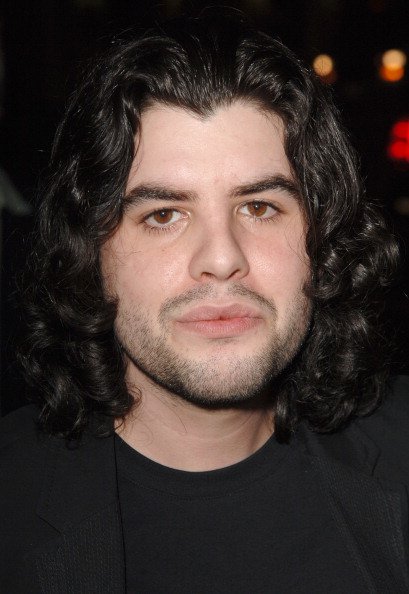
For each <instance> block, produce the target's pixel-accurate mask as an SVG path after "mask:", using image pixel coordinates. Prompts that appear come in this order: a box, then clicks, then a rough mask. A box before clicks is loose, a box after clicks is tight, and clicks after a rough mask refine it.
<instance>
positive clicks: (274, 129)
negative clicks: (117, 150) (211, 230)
mask: <svg viewBox="0 0 409 594" xmlns="http://www.w3.org/2000/svg"><path fill="white" fill-rule="evenodd" d="M275 174H280V175H283V176H285V177H288V178H292V177H293V176H292V171H291V167H290V164H289V162H288V159H287V157H286V154H285V150H284V126H283V122H282V120H281V118H280V117H279V116H277V115H276V114H274V113H266V112H265V111H263V110H261V109H260V108H259V107H258V106H256V105H255V104H252V103H247V102H236V103H233V104H232V105H230V106H228V107H220V108H218V109H216V110H215V111H214V112H213V113H212V114H211V115H208V116H206V117H201V116H198V115H196V114H194V113H192V112H191V111H188V110H185V109H181V108H178V107H172V106H166V105H162V104H154V105H153V106H151V107H150V108H148V109H147V110H146V111H145V112H144V113H143V114H142V117H141V121H140V129H139V133H138V136H137V138H136V155H135V159H134V161H133V164H132V167H131V170H130V174H129V178H128V183H127V191H129V190H131V189H132V188H133V187H134V186H135V185H136V184H139V183H152V182H154V183H157V184H161V185H163V184H166V185H172V186H175V187H180V186H183V187H188V186H196V187H197V186H202V185H203V186H206V185H213V186H215V185H217V186H220V187H222V186H224V185H229V184H234V185H237V184H239V183H246V182H248V181H249V180H251V178H258V177H263V176H268V175H275Z"/></svg>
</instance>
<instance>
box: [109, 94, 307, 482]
mask: <svg viewBox="0 0 409 594" xmlns="http://www.w3.org/2000/svg"><path fill="white" fill-rule="evenodd" d="M126 192H127V196H128V199H127V200H128V207H127V209H126V212H125V215H124V217H123V220H122V221H121V223H120V225H119V227H118V229H117V230H116V232H115V234H114V235H113V236H112V237H111V239H110V240H109V241H108V242H107V243H106V244H105V246H104V247H103V249H102V253H101V268H102V273H103V277H104V282H105V288H106V292H107V294H108V295H109V296H110V297H113V298H115V299H117V301H118V315H117V320H116V334H117V337H118V339H119V341H120V343H121V344H122V346H123V349H124V353H125V355H124V356H125V357H126V360H127V371H126V380H127V384H128V387H129V389H130V391H131V392H132V393H133V394H134V395H135V401H136V402H137V405H136V406H135V407H134V408H133V410H132V412H131V413H130V414H129V415H128V417H127V418H126V420H125V422H124V423H123V424H118V427H117V431H118V433H119V434H120V435H121V437H122V438H123V439H125V441H127V442H128V443H129V444H130V445H131V446H132V447H134V448H135V449H137V450H138V451H139V452H141V453H142V454H144V455H145V456H147V457H149V458H151V459H152V460H154V461H156V462H159V463H161V464H164V465H166V466H169V467H172V468H179V469H182V470H189V471H202V470H211V469H215V468H221V467H224V466H227V465H230V464H234V463H236V462H238V461H240V460H242V459H244V458H246V457H248V456H249V455H251V454H252V453H254V452H255V451H256V450H257V449H258V448H259V447H261V445H263V443H265V441H266V440H267V439H268V438H269V437H270V436H271V434H272V432H273V430H274V424H273V419H272V414H271V411H270V410H269V408H268V406H265V404H264V403H263V405H261V404H260V405H259V404H258V403H259V402H260V400H259V399H260V395H263V394H265V393H266V386H267V384H268V382H269V381H270V380H271V378H272V377H274V376H275V375H276V374H277V373H278V372H279V371H281V369H283V368H284V367H285V366H286V365H287V364H288V363H289V362H290V361H291V360H292V358H293V357H294V355H295V354H296V352H297V351H298V349H299V348H300V345H301V342H302V340H303V338H304V337H305V334H306V332H307V329H308V325H309V320H310V309H311V308H310V303H309V301H308V299H307V297H306V296H305V294H304V287H305V286H306V284H308V280H309V273H310V269H309V262H308V259H307V256H306V253H305V221H304V217H303V212H302V208H301V206H300V200H299V196H298V195H297V190H296V184H295V182H294V179H293V175H292V171H291V167H290V164H289V162H288V159H287V157H286V155H285V151H284V146H283V124H282V121H281V120H280V118H279V117H278V116H276V115H274V114H266V113H265V112H262V111H261V110H260V109H259V108H258V107H256V106H254V105H252V104H250V103H242V102H237V103H233V104H232V105H231V106H229V107H223V108H219V109H217V110H216V111H215V112H214V113H213V114H212V115H210V116H207V117H206V118H200V117H198V116H196V115H194V114H192V113H190V112H188V111H186V110H182V109H179V108H173V107H169V106H164V105H160V104H156V105H154V106H152V107H150V108H149V109H148V110H147V111H146V112H145V113H144V114H143V115H142V118H141V129H140V132H139V136H138V139H137V151H136V156H135V159H134V162H133V165H132V168H131V171H130V174H129V179H128V183H127V189H126ZM225 314H226V315H225ZM243 403H244V405H243Z"/></svg>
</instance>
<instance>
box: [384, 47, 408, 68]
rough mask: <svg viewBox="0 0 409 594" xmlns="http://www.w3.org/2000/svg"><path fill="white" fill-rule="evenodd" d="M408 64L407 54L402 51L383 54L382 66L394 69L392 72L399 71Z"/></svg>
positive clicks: (394, 50)
mask: <svg viewBox="0 0 409 594" xmlns="http://www.w3.org/2000/svg"><path fill="white" fill-rule="evenodd" d="M405 64H406V54H405V53H404V52H402V51H401V50H397V49H391V50H388V51H387V52H384V53H383V54H382V65H383V66H385V68H392V70H399V68H403V67H404V66H405Z"/></svg>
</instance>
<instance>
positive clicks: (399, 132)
mask: <svg viewBox="0 0 409 594" xmlns="http://www.w3.org/2000/svg"><path fill="white" fill-rule="evenodd" d="M387 152H388V157H389V158H390V159H391V160H392V161H397V162H401V163H402V162H405V163H409V118H406V119H402V120H398V121H397V122H395V123H394V124H393V126H392V129H391V132H390V140H389V144H388V149H387Z"/></svg>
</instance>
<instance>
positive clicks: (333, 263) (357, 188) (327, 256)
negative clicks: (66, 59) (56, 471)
mask: <svg viewBox="0 0 409 594" xmlns="http://www.w3.org/2000/svg"><path fill="white" fill-rule="evenodd" d="M236 100H244V101H250V102H253V103H255V104H256V105H258V106H260V108H261V109H263V110H268V111H270V112H274V113H276V114H278V115H279V116H280V117H281V118H282V120H283V121H284V124H285V130H286V136H285V149H286V154H287V157H288V159H289V161H290V163H291V165H292V168H293V171H294V174H295V177H296V179H297V180H298V183H299V186H300V188H301V192H302V198H303V208H304V211H305V217H306V221H307V224H308V232H307V252H308V255H309V257H310V260H311V268H312V279H313V281H312V286H311V288H310V293H311V295H310V296H311V299H312V303H313V322H312V327H311V330H310V333H309V336H308V339H307V341H306V343H305V344H304V346H303V349H302V352H301V353H300V354H299V355H298V357H297V358H296V361H295V362H294V364H293V365H291V366H290V368H289V369H288V370H287V372H286V373H284V374H283V376H282V377H281V378H280V383H279V385H278V386H276V391H275V400H274V415H275V434H276V437H277V439H278V440H279V441H286V440H288V439H289V438H290V435H291V433H292V431H294V429H295V427H296V425H297V422H298V421H299V420H300V419H306V420H307V421H308V423H309V424H310V426H311V428H312V429H313V430H315V431H320V432H330V431H334V430H336V429H337V428H338V427H340V426H341V425H343V424H345V423H346V422H347V421H348V420H349V419H350V418H351V417H352V416H353V415H364V414H367V413H368V412H370V411H371V410H373V409H374V408H375V407H376V406H377V404H378V403H379V401H380V399H381V397H382V393H383V390H384V385H385V378H386V374H387V372H388V366H387V356H386V353H387V350H388V343H387V340H386V339H385V336H384V334H383V333H382V331H381V327H380V325H379V319H380V312H381V308H382V298H383V290H384V287H386V286H387V285H388V283H389V281H390V275H391V272H393V270H394V268H395V265H396V262H397V258H398V251H397V246H396V243H395V241H394V239H393V238H392V237H391V235H390V234H389V232H388V231H387V229H386V227H385V224H384V220H383V218H382V216H381V214H380V212H379V210H378V209H377V208H376V207H375V206H374V205H373V204H371V202H370V201H369V200H368V199H367V197H365V195H364V193H363V191H362V187H361V182H360V179H359V175H358V172H357V163H356V158H355V155H354V153H353V151H352V149H351V147H350V145H349V143H348V141H347V139H346V136H345V133H344V132H343V131H342V129H341V127H340V124H339V122H338V115H337V112H336V109H335V108H334V106H333V104H332V101H331V98H330V97H329V95H328V90H327V89H325V88H324V87H323V86H322V85H321V84H320V82H319V81H318V80H316V78H315V77H314V75H313V74H312V73H311V72H310V71H309V70H308V69H307V68H305V67H304V66H303V65H302V64H301V63H300V62H299V60H298V59H297V58H296V57H295V56H294V55H293V54H292V53H291V52H290V51H289V50H288V49H287V48H286V47H285V46H283V45H282V44H281V43H280V42H279V41H276V40H273V39H272V38H270V37H269V36H267V35H265V34H263V33H260V32H257V31H255V30H253V28H252V27H250V26H249V25H248V24H247V23H245V22H244V20H243V19H242V18H241V17H238V16H232V15H229V16H228V17H226V16H221V17H216V16H215V14H214V13H212V14H211V15H210V16H209V15H207V16H206V14H205V15H202V16H201V17H200V18H195V19H188V20H185V21H183V22H179V23H178V24H177V25H169V27H168V29H164V28H163V27H162V28H160V29H158V30H157V31H151V32H149V33H148V34H146V35H144V36H142V37H132V35H131V34H130V33H129V32H128V33H127V34H126V35H124V36H123V37H122V39H121V40H115V41H114V42H113V44H112V46H111V48H110V49H109V51H108V53H105V54H104V55H103V56H101V57H100V58H99V59H97V60H96V61H94V63H93V65H92V67H91V68H90V69H88V70H87V72H86V74H85V76H84V79H83V82H82V84H81V85H80V86H79V87H78V90H77V91H76V92H75V94H74V96H73V97H72V99H71V101H70V103H69V106H68V109H67V111H66V114H65V116H64V119H63V121H62V123H61V125H60V126H59V128H58V131H57V134H56V138H55V143H54V147H53V152H52V158H51V165H50V172H49V174H48V177H47V182H46V187H45V189H44V193H43V198H42V201H41V205H40V207H39V216H38V223H37V228H36V231H35V243H34V248H33V251H32V255H31V261H30V262H29V265H28V268H29V269H30V274H31V282H30V283H28V285H27V286H26V289H25V291H24V299H25V312H26V315H27V325H28V336H27V337H26V340H25V341H24V344H23V346H22V350H21V354H20V359H21V361H22V363H23V366H24V369H25V373H26V376H27V378H28V380H29V382H30V384H31V385H32V386H33V390H34V391H33V394H34V396H33V398H35V399H36V400H37V402H38V403H39V404H40V408H41V416H40V422H41V425H42V427H43V429H44V430H45V431H46V432H48V433H51V434H59V435H62V436H65V437H69V438H76V437H79V436H80V435H81V433H82V431H83V430H84V428H85V427H86V426H87V424H88V422H89V419H90V417H91V415H92V416H93V417H95V416H96V417H97V418H98V419H99V425H98V427H99V430H100V431H101V433H103V432H104V431H105V432H109V431H110V430H112V424H113V418H120V417H123V416H124V415H126V413H127V412H129V410H130V408H131V407H132V406H133V404H134V399H133V398H132V397H131V396H130V394H129V393H128V390H127V386H126V383H125V364H124V360H123V356H122V353H121V349H120V346H119V344H118V342H117V340H116V338H115V335H114V330H113V325H114V320H115V315H116V306H115V303H112V302H108V301H107V299H106V297H105V295H104V292H103V288H102V279H101V272H100V265H99V253H100V249H101V246H102V245H103V243H104V242H105V241H106V240H107V238H108V237H110V236H111V235H112V233H113V232H114V231H115V229H116V228H117V226H118V224H119V223H120V221H121V217H122V213H123V208H124V189H125V185H126V181H127V178H128V174H129V171H130V167H131V163H132V161H133V158H134V151H135V136H136V134H137V132H138V128H139V123H140V117H141V113H142V112H143V111H144V109H146V108H147V107H148V106H149V105H150V104H152V103H155V102H160V103H163V104H166V105H174V106H178V107H181V108H183V109H187V110H191V111H192V112H195V113H199V114H201V115H203V114H208V113H211V112H212V111H213V110H215V109H216V108H217V107H219V106H222V105H223V106H225V105H229V104H231V103H232V102H234V101H236Z"/></svg>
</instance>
